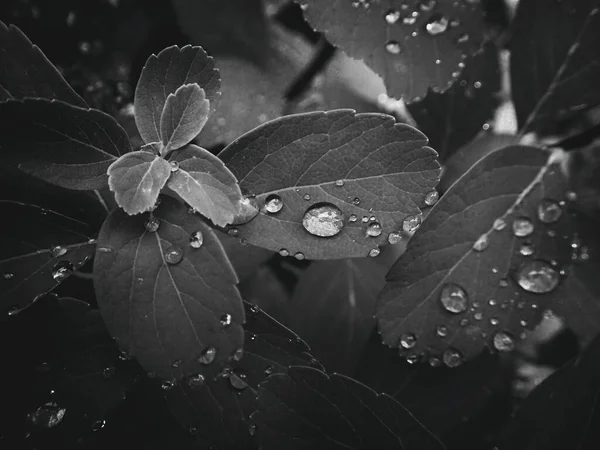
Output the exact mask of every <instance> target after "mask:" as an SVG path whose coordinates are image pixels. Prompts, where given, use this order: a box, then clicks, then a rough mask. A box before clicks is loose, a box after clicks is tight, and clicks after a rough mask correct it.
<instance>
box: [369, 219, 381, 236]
mask: <svg viewBox="0 0 600 450" xmlns="http://www.w3.org/2000/svg"><path fill="white" fill-rule="evenodd" d="M381 231H382V228H381V224H380V223H379V222H372V223H370V224H369V225H368V226H367V236H369V237H377V236H380V235H381Z"/></svg>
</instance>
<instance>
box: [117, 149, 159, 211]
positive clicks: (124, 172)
mask: <svg viewBox="0 0 600 450" xmlns="http://www.w3.org/2000/svg"><path fill="white" fill-rule="evenodd" d="M170 175H171V165H170V164H169V162H168V161H167V160H165V159H163V158H161V157H160V156H158V155H155V154H154V153H152V152H147V151H143V150H140V151H136V152H131V153H127V154H125V155H123V156H121V157H120V158H119V159H118V160H116V161H115V162H114V163H112V164H111V165H110V167H109V168H108V186H109V187H110V190H111V191H113V192H114V193H115V200H116V201H117V204H118V205H119V206H120V207H121V208H123V210H124V211H125V212H126V213H127V214H129V215H134V214H139V213H143V212H146V211H150V210H152V208H154V205H155V204H156V200H157V199H158V194H160V191H161V189H162V188H163V187H164V186H165V184H166V183H167V180H168V179H169V176H170Z"/></svg>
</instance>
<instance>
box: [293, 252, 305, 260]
mask: <svg viewBox="0 0 600 450" xmlns="http://www.w3.org/2000/svg"><path fill="white" fill-rule="evenodd" d="M294 258H296V259H297V260H298V261H302V260H303V259H304V253H302V252H297V253H296V254H295V255H294Z"/></svg>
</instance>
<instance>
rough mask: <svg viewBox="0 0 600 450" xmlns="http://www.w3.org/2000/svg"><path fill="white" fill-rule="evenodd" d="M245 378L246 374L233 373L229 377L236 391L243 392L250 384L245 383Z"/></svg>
mask: <svg viewBox="0 0 600 450" xmlns="http://www.w3.org/2000/svg"><path fill="white" fill-rule="evenodd" d="M245 378H246V376H245V375H244V374H236V373H232V374H231V375H230V376H229V384H231V387H233V388H234V389H238V390H240V391H243V390H244V389H246V388H247V387H248V383H246V381H244V379H245Z"/></svg>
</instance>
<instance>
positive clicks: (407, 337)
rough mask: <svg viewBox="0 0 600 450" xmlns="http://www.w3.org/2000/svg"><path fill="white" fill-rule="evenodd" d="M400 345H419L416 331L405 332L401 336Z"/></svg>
mask: <svg viewBox="0 0 600 450" xmlns="http://www.w3.org/2000/svg"><path fill="white" fill-rule="evenodd" d="M400 345H401V346H402V348H406V349H410V348H413V347H414V346H415V345H417V337H416V336H415V335H414V333H405V334H403V335H402V337H400Z"/></svg>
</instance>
